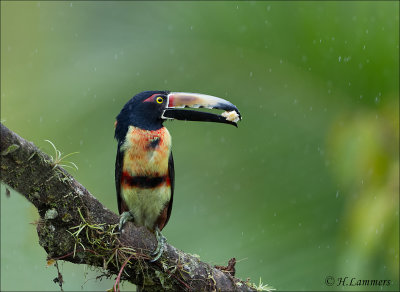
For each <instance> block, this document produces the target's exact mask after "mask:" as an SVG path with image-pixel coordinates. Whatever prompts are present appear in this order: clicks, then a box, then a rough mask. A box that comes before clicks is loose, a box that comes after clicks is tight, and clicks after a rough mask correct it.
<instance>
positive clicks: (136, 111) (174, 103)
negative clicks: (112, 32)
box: [114, 90, 242, 262]
mask: <svg viewBox="0 0 400 292" xmlns="http://www.w3.org/2000/svg"><path fill="white" fill-rule="evenodd" d="M183 108H193V109H196V108H208V109H219V110H224V111H225V112H223V113H222V114H220V115H217V114H214V113H210V112H205V111H200V110H193V109H191V110H188V109H183ZM241 119H242V117H241V115H240V112H239V110H238V109H237V107H236V106H234V105H233V104H232V103H230V102H229V101H227V100H224V99H222V98H218V97H215V96H211V95H205V94H199V93H186V92H170V91H167V90H162V91H143V92H141V93H139V94H136V95H135V96H133V97H132V98H131V99H130V100H129V101H128V102H127V103H126V104H125V105H124V107H123V108H122V110H121V111H120V113H119V114H118V115H117V117H116V121H115V135H114V137H115V139H116V140H117V143H118V146H117V155H116V160H115V186H116V193H117V204H118V211H119V214H120V220H119V230H120V231H121V232H122V229H123V226H124V224H125V223H126V222H127V221H133V223H134V224H135V225H136V226H145V227H146V228H147V229H148V230H150V231H151V232H152V233H154V234H155V236H156V239H157V246H156V248H155V250H154V251H153V252H152V253H151V256H152V257H153V258H152V259H151V262H155V261H157V260H158V259H159V258H160V257H161V255H162V253H163V251H164V249H165V247H164V245H165V242H166V238H165V237H164V236H163V235H162V233H161V231H162V230H163V228H164V227H165V225H166V224H167V223H168V220H169V218H170V216H171V210H172V202H173V197H174V187H175V170H174V159H173V156H172V151H171V146H172V143H171V135H170V133H169V131H168V130H167V128H166V127H164V125H163V123H164V122H165V121H168V120H185V121H205V122H215V123H225V124H231V125H234V126H236V127H237V122H238V121H239V120H241Z"/></svg>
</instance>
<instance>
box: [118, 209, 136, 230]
mask: <svg viewBox="0 0 400 292" xmlns="http://www.w3.org/2000/svg"><path fill="white" fill-rule="evenodd" d="M132 219H133V216H132V214H131V212H129V211H127V212H124V213H122V214H121V217H120V218H119V225H118V229H119V231H122V228H123V227H124V224H125V223H126V222H127V221H130V220H132Z"/></svg>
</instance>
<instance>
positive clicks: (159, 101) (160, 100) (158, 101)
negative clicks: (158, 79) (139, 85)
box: [156, 96, 164, 103]
mask: <svg viewBox="0 0 400 292" xmlns="http://www.w3.org/2000/svg"><path fill="white" fill-rule="evenodd" d="M156 101H157V103H163V101H164V99H163V98H162V97H161V96H159V97H157V99H156Z"/></svg>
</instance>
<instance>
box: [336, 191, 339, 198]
mask: <svg viewBox="0 0 400 292" xmlns="http://www.w3.org/2000/svg"><path fill="white" fill-rule="evenodd" d="M337 198H339V191H336V199H337Z"/></svg>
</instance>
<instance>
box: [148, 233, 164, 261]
mask: <svg viewBox="0 0 400 292" xmlns="http://www.w3.org/2000/svg"><path fill="white" fill-rule="evenodd" d="M156 239H157V247H156V249H155V250H154V251H153V252H152V253H151V256H154V258H153V259H151V260H150V262H151V263H153V262H155V261H157V260H158V259H159V258H160V257H161V255H162V254H163V252H164V249H165V243H166V242H167V239H166V238H165V237H164V235H162V234H161V231H160V229H158V227H156Z"/></svg>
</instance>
